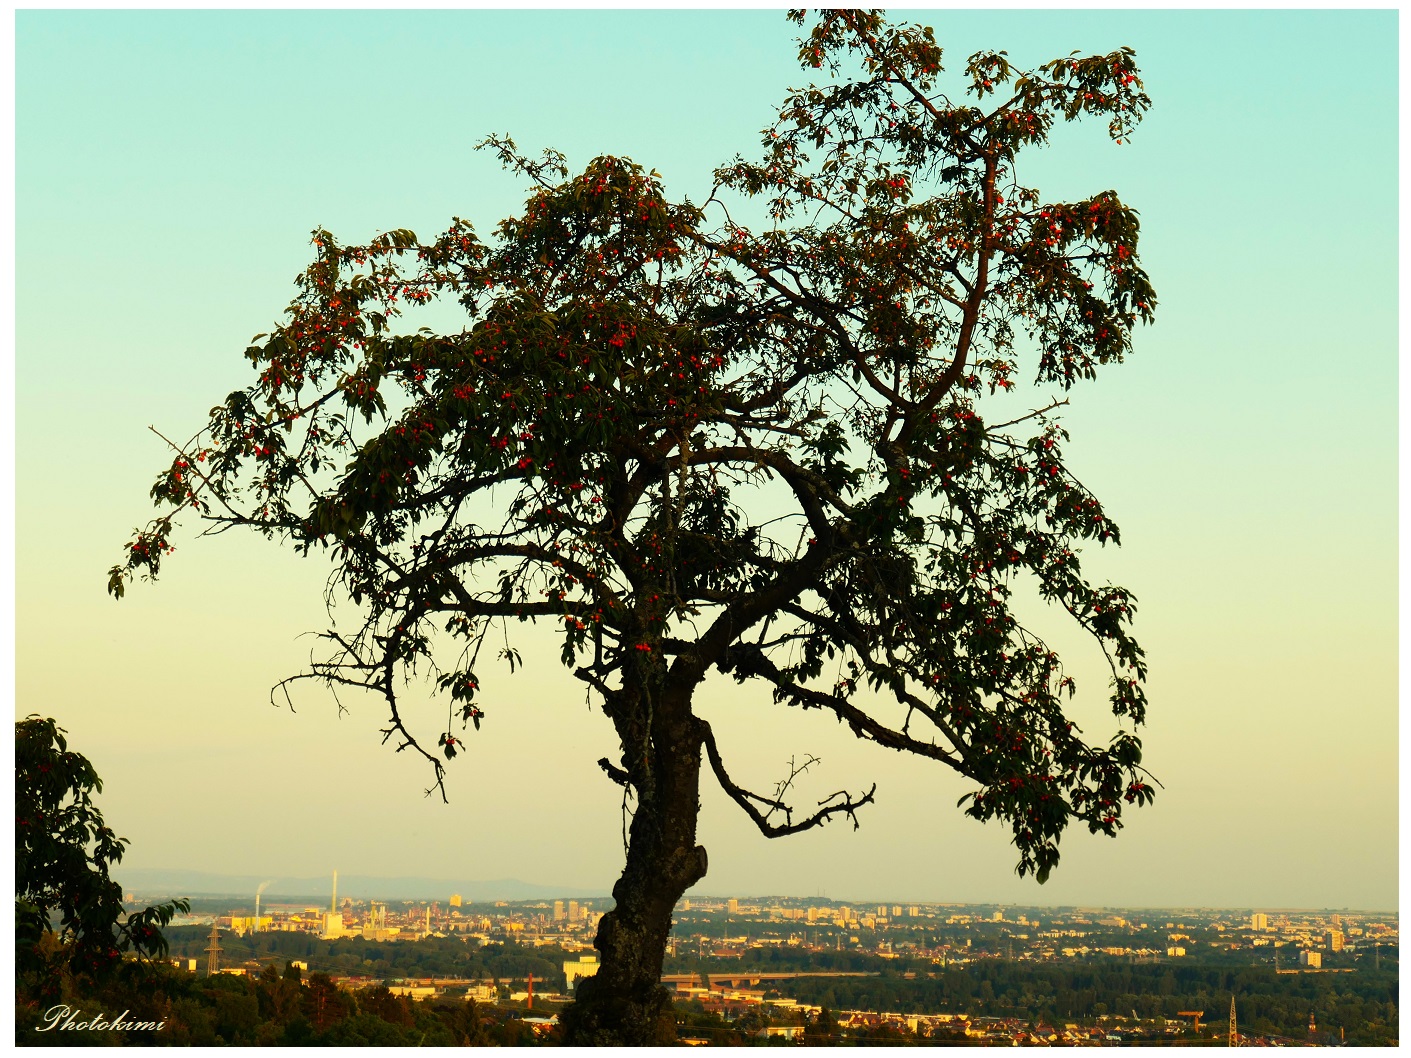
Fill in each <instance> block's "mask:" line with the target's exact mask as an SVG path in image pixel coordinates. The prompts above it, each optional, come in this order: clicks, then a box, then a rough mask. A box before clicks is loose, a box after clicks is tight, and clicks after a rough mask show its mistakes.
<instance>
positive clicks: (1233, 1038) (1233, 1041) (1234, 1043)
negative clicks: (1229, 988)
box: [1230, 992, 1240, 1047]
mask: <svg viewBox="0 0 1411 1058" xmlns="http://www.w3.org/2000/svg"><path fill="white" fill-rule="evenodd" d="M1239 1038H1240V1037H1239V1033H1238V1032H1236V1031H1235V994H1234V993H1233V992H1231V993H1230V1046H1231V1047H1238V1046H1239Z"/></svg>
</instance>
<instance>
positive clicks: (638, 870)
mask: <svg viewBox="0 0 1411 1058" xmlns="http://www.w3.org/2000/svg"><path fill="white" fill-rule="evenodd" d="M651 697H653V698H656V703H655V704H656V708H655V709H652V708H650V707H644V706H647V696H645V695H644V696H643V699H642V700H640V701H625V700H619V701H618V702H615V703H613V707H612V709H611V712H610V715H612V717H613V720H614V722H615V723H616V724H617V728H618V731H619V733H620V734H622V735H623V740H622V741H623V750H624V752H623V763H624V764H625V765H626V769H627V773H628V776H629V779H630V782H631V785H632V788H633V790H634V792H635V794H636V800H637V805H636V812H635V813H634V815H633V817H632V825H631V828H630V829H629V831H628V846H627V863H626V865H625V866H624V867H623V870H622V876H621V877H620V878H619V879H618V880H617V884H616V885H615V886H613V890H612V895H613V898H614V899H615V900H616V902H617V906H616V907H615V908H613V910H611V911H609V912H608V913H607V914H605V915H604V916H603V918H602V921H601V922H600V923H599V925H598V935H597V939H596V941H595V942H594V946H595V947H596V948H597V949H598V952H599V958H600V960H601V962H600V965H599V968H598V972H597V974H596V975H594V976H592V977H585V978H580V979H579V982H578V985H577V990H576V995H575V1001H574V1003H573V1005H572V1006H570V1007H569V1008H568V1009H567V1010H565V1011H564V1014H563V1027H564V1043H566V1044H570V1045H576V1046H624V1045H625V1046H636V1047H645V1046H652V1045H674V1044H675V1042H676V1015H675V1013H674V1011H673V1010H672V1002H671V993H670V992H668V991H667V989H666V988H665V987H663V986H662V984H661V972H662V961H663V959H664V957H665V954H666V942H667V938H668V936H669V935H670V933H671V914H672V911H673V909H674V908H675V906H676V901H677V900H678V899H680V897H681V895H682V894H683V893H684V892H685V891H686V890H687V889H689V888H690V887H691V886H692V885H694V884H695V883H696V882H698V881H700V880H701V879H702V878H704V877H705V873H706V851H705V849H704V848H701V847H700V846H698V845H697V844H696V817H697V815H698V814H699V812H700V788H699V787H700V765H701V744H702V740H701V735H700V732H699V725H698V724H697V721H696V720H695V718H694V717H693V716H692V715H691V709H690V700H689V697H687V698H685V699H684V700H678V701H670V700H668V699H666V698H664V697H657V696H655V695H653V696H651ZM638 732H643V733H644V732H650V735H649V736H648V737H647V738H640V737H637V733H638Z"/></svg>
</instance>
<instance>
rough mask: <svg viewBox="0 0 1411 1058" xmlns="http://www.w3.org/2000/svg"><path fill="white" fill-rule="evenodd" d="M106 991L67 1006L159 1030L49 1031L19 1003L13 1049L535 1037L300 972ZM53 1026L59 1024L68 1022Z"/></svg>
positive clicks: (159, 981) (488, 1019) (481, 1011)
mask: <svg viewBox="0 0 1411 1058" xmlns="http://www.w3.org/2000/svg"><path fill="white" fill-rule="evenodd" d="M129 966H130V967H131V972H129V973H127V974H122V975H118V976H117V977H114V978H111V979H109V980H108V981H107V982H106V984H105V985H104V986H102V987H97V988H92V989H89V990H87V991H85V992H84V993H82V994H81V995H74V996H69V997H65V1005H66V1006H67V1007H68V1009H70V1010H74V1011H82V1012H83V1016H84V1017H85V1018H92V1017H93V1016H94V1015H96V1014H99V1013H105V1014H107V1015H109V1016H117V1015H119V1014H122V1013H123V1012H126V1017H124V1019H123V1020H124V1021H133V1022H146V1023H148V1024H151V1023H160V1024H161V1028H160V1029H156V1030H150V1029H149V1030H131V1031H116V1032H111V1031H65V1030H63V1029H62V1028H61V1027H55V1028H50V1029H45V1026H46V1025H48V1024H51V1023H55V1022H53V1021H52V1019H46V1017H45V1015H46V1013H47V1011H46V1009H45V1008H42V1007H40V1006H39V1005H37V1004H34V1003H30V1004H28V1005H24V1004H22V1005H21V1006H20V1008H19V1010H18V1012H17V1015H16V1042H17V1043H19V1044H20V1045H22V1046H24V1045H29V1046H63V1045H67V1046H92V1045H94V1044H116V1045H123V1044H126V1045H128V1046H167V1047H189V1046H196V1047H211V1046H244V1047H249V1046H285V1047H320V1046H322V1047H335V1046H341V1047H371V1046H376V1047H417V1046H427V1047H435V1046H477V1045H478V1046H495V1045H501V1046H514V1045H523V1044H526V1043H534V1042H536V1040H537V1038H538V1037H536V1034H535V1032H534V1030H532V1029H531V1028H530V1027H529V1026H528V1025H526V1024H524V1023H523V1021H521V1020H517V1019H516V1018H515V1017H514V1016H512V1015H513V1012H511V1011H502V1010H498V1009H496V1008H494V1007H485V1006H478V1005H477V1004H475V1003H474V1002H471V1001H468V1000H460V999H439V1000H433V1001H428V1002H413V1001H412V1000H410V999H407V998H405V997H402V996H396V995H393V994H392V993H391V991H390V990H389V989H388V988H387V986H386V985H373V986H370V987H368V988H364V989H361V990H358V991H355V992H349V991H345V990H343V989H340V988H338V987H336V986H335V985H334V984H333V981H332V980H331V979H330V978H329V976H328V975H327V974H325V973H317V972H315V973H312V974H310V975H309V976H308V979H307V980H305V979H304V976H303V974H302V973H301V972H300V971H299V969H298V968H297V967H293V966H288V965H286V966H285V968H284V970H283V972H282V973H281V972H280V971H278V970H277V969H276V968H275V967H274V966H272V965H271V966H268V967H266V968H265V970H264V971H263V972H262V973H260V974H259V975H258V976H244V975H227V974H216V975H215V976H212V977H196V976H194V975H192V974H189V973H186V972H184V971H181V970H175V969H172V968H171V967H168V966H148V967H136V966H132V964H129ZM56 1024H58V1025H61V1024H62V1022H57V1023H56Z"/></svg>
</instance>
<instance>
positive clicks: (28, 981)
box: [15, 715, 188, 995]
mask: <svg viewBox="0 0 1411 1058" xmlns="http://www.w3.org/2000/svg"><path fill="white" fill-rule="evenodd" d="M102 789H103V781H102V780H101V779H100V778H99V777H98V773H97V772H96V771H95V770H94V768H93V765H92V764H91V763H90V762H89V761H88V759H87V758H86V757H84V756H83V755H82V754H79V753H74V752H73V751H72V750H70V749H69V747H68V741H67V739H66V738H65V733H64V730H63V728H61V727H59V726H58V725H57V724H56V723H55V722H54V721H53V720H52V719H41V718H40V717H38V716H33V715H31V716H29V717H27V718H26V719H24V720H21V721H18V722H17V723H16V724H15V969H16V971H17V975H18V976H19V978H20V982H19V983H20V987H21V989H22V990H26V989H27V990H29V991H32V992H33V993H35V994H38V995H57V994H58V992H59V990H60V989H61V987H62V979H63V978H64V977H72V976H77V977H80V978H87V979H97V978H102V977H104V976H105V975H107V974H109V973H111V972H112V971H113V970H114V969H115V968H116V967H117V965H118V964H119V962H120V961H121V960H122V957H123V953H124V952H131V953H133V954H134V955H136V956H139V957H142V958H149V957H154V956H160V955H162V954H164V953H165V952H166V949H167V942H166V940H165V938H164V937H163V936H162V932H161V927H162V926H165V925H166V924H167V923H168V922H170V921H171V918H172V916H173V915H174V914H175V913H176V912H177V911H185V910H186V909H187V907H188V905H187V903H186V901H184V900H173V901H170V902H167V903H162V904H157V905H154V906H152V907H148V908H145V909H143V910H142V911H137V912H133V913H132V914H127V913H126V912H125V911H124V908H123V901H122V887H121V886H120V885H119V884H118V883H117V882H115V881H113V880H112V879H111V878H110V877H109V876H108V871H109V868H111V867H113V866H115V865H116V864H117V863H119V862H120V861H121V860H122V855H123V850H124V848H125V846H126V845H127V840H126V839H125V838H120V837H118V836H117V835H116V834H114V833H113V831H112V829H111V828H109V827H108V826H107V825H106V824H105V823H104V822H103V815H102V813H101V812H100V811H99V810H98V807H97V806H96V805H95V804H94V803H93V797H94V795H96V794H98V793H101V792H102Z"/></svg>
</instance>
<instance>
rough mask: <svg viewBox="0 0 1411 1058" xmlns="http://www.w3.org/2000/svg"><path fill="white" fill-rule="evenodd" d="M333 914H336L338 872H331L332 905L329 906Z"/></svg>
mask: <svg viewBox="0 0 1411 1058" xmlns="http://www.w3.org/2000/svg"><path fill="white" fill-rule="evenodd" d="M329 911H331V912H332V913H333V914H335V915H336V914H338V872H337V871H334V872H333V906H332V907H331V908H329Z"/></svg>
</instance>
